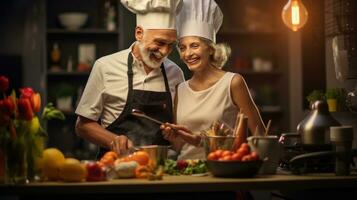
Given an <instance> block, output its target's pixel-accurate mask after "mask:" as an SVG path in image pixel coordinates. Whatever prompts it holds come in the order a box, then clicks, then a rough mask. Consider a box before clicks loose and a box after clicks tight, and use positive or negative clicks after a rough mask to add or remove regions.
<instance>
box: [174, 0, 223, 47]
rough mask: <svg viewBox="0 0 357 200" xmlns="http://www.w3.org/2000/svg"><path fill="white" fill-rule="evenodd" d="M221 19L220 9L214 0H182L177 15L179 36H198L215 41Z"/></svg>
mask: <svg viewBox="0 0 357 200" xmlns="http://www.w3.org/2000/svg"><path fill="white" fill-rule="evenodd" d="M222 21H223V14H222V11H221V9H220V8H219V7H218V5H217V3H216V2H215V1H214V0H183V6H182V9H181V11H180V13H179V14H178V16H177V26H178V27H177V31H178V35H179V38H182V37H185V36H200V37H203V38H206V39H209V40H211V41H213V42H216V33H217V32H218V30H219V28H220V27H221V25H222Z"/></svg>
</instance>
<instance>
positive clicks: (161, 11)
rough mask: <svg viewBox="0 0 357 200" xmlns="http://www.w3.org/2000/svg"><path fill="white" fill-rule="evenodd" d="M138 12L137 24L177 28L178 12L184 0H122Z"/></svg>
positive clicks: (147, 27)
mask: <svg viewBox="0 0 357 200" xmlns="http://www.w3.org/2000/svg"><path fill="white" fill-rule="evenodd" d="M121 3H122V4H123V5H124V6H125V7H126V8H127V9H128V10H130V11H131V12H133V13H135V14H136V25H137V26H142V27H143V28H145V29H176V14H177V13H178V11H180V9H181V7H182V0H121Z"/></svg>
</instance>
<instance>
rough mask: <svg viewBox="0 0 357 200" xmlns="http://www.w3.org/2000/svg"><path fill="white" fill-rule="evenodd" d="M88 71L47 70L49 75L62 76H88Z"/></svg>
mask: <svg viewBox="0 0 357 200" xmlns="http://www.w3.org/2000/svg"><path fill="white" fill-rule="evenodd" d="M89 74H90V72H66V71H63V72H47V76H50V77H64V76H89Z"/></svg>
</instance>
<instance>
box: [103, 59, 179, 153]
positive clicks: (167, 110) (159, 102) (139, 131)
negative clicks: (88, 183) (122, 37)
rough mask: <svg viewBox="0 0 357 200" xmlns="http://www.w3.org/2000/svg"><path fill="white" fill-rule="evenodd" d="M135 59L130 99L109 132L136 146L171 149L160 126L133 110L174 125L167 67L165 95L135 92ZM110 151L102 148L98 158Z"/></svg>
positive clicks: (130, 73) (131, 72) (129, 61)
mask: <svg viewBox="0 0 357 200" xmlns="http://www.w3.org/2000/svg"><path fill="white" fill-rule="evenodd" d="M132 63H133V56H132V54H131V53H129V55H128V96H127V101H126V105H125V107H124V110H123V112H122V113H121V114H120V115H119V117H118V118H117V119H116V120H115V121H114V122H113V123H111V124H110V125H109V126H108V127H107V128H106V129H107V130H109V131H111V132H113V133H115V134H117V135H125V136H127V137H128V138H129V139H130V140H131V141H132V142H133V144H134V146H141V145H152V144H157V145H169V142H168V141H167V140H165V139H164V138H163V136H162V133H161V130H160V125H159V124H157V123H155V122H152V121H150V120H148V119H145V118H142V117H136V116H133V115H131V111H132V109H134V108H135V109H139V110H141V111H143V112H144V113H145V114H147V115H148V116H150V117H153V118H155V119H158V120H160V121H163V122H172V121H173V113H172V99H171V93H170V88H169V83H168V81H167V76H166V72H165V68H164V65H163V64H161V72H162V75H163V77H164V81H165V90H166V91H165V92H155V91H145V90H133V67H132ZM106 151H108V149H105V148H100V149H99V152H98V155H97V158H101V157H102V156H103V154H104V153H105V152H106Z"/></svg>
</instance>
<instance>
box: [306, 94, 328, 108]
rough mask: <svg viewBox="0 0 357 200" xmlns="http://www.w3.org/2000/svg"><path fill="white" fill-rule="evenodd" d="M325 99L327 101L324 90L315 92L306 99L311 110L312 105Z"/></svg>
mask: <svg viewBox="0 0 357 200" xmlns="http://www.w3.org/2000/svg"><path fill="white" fill-rule="evenodd" d="M324 99H325V94H324V92H323V91H322V90H313V91H312V92H310V94H309V95H307V97H306V100H307V101H308V102H309V105H310V109H311V106H312V104H314V102H315V101H317V100H324Z"/></svg>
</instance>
